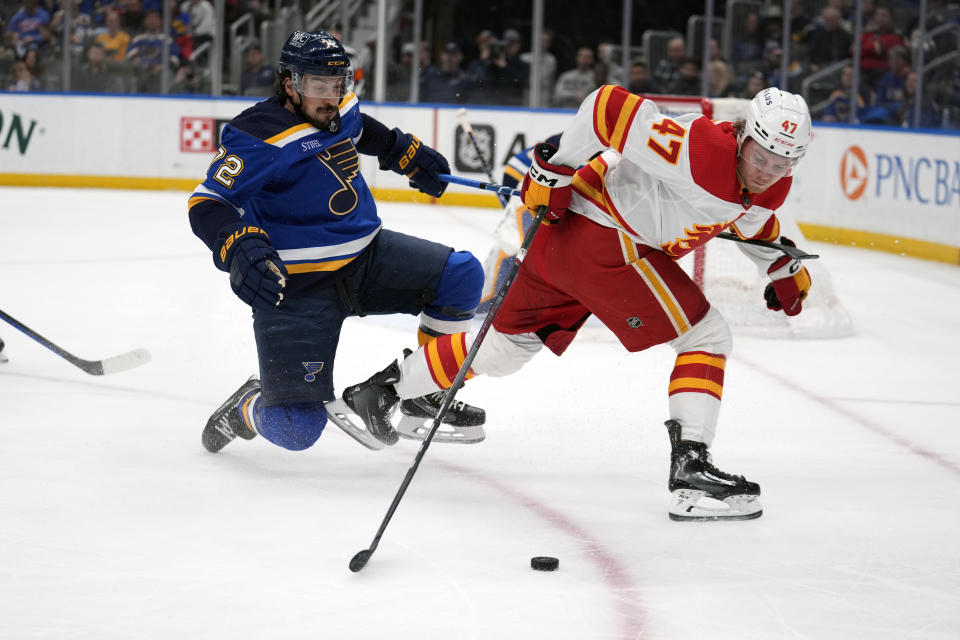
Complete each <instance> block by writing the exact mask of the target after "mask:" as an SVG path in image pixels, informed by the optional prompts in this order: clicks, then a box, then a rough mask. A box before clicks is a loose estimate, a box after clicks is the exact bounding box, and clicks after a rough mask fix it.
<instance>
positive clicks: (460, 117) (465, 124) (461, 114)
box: [457, 107, 510, 207]
mask: <svg viewBox="0 0 960 640" xmlns="http://www.w3.org/2000/svg"><path fill="white" fill-rule="evenodd" d="M457 122H459V123H460V128H461V129H463V130H464V131H465V132H466V134H467V136H469V137H470V144H472V145H473V150H474V151H476V152H477V157H478V158H480V164H481V165H483V170H484V171H485V172H486V173H487V180H489V181H490V182H493V169H491V168H490V165H489V163H487V158H486V156H484V155H483V152H482V151H481V150H480V145H479V144H477V138H476V135H475V134H474V131H473V127H471V126H470V119H469V118H467V110H466V109H464V108H462V107H461V108H460V110H459V111H457ZM497 199H498V200H499V201H500V206H501V207H505V206H507V202H508V201H509V200H510V196H504V195H503V194H501V193H499V192H498V193H497Z"/></svg>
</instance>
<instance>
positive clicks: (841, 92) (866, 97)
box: [821, 64, 870, 122]
mask: <svg viewBox="0 0 960 640" xmlns="http://www.w3.org/2000/svg"><path fill="white" fill-rule="evenodd" d="M852 91H853V65H852V64H848V65H847V66H845V67H844V68H843V71H841V72H840V86H838V87H837V88H836V89H834V90H833V93H831V94H830V98H829V103H828V104H827V106H826V107H825V108H824V110H823V114H822V116H821V119H822V120H823V121H824V122H850V95H851V93H852ZM868 104H870V89H869V88H868V87H866V86H864V85H863V84H861V85H860V90H859V92H858V94H857V113H856V121H857V122H860V121H861V120H862V119H863V113H864V110H865V109H866V106H867V105H868Z"/></svg>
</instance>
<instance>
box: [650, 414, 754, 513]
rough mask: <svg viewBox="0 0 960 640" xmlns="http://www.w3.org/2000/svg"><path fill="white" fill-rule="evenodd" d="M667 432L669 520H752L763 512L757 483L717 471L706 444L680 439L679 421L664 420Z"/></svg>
mask: <svg viewBox="0 0 960 640" xmlns="http://www.w3.org/2000/svg"><path fill="white" fill-rule="evenodd" d="M666 425H667V433H668V434H669V435H670V446H671V453H670V485H669V487H670V491H671V493H672V494H673V501H672V502H671V503H670V512H669V513H670V519H671V520H752V519H753V518H759V517H760V516H761V515H763V508H762V507H761V505H760V500H759V496H760V485H758V484H757V483H755V482H750V481H748V480H747V479H746V478H744V477H743V476H735V475H731V474H729V473H724V472H723V471H720V470H719V469H717V468H716V467H715V466H713V462H712V460H711V457H710V451H709V450H708V449H707V445H705V444H704V443H702V442H695V441H693V440H681V439H680V424H679V423H677V422H675V421H673V420H667V422H666Z"/></svg>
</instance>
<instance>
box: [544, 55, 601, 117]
mask: <svg viewBox="0 0 960 640" xmlns="http://www.w3.org/2000/svg"><path fill="white" fill-rule="evenodd" d="M595 62H596V59H595V58H594V55H593V49H591V48H590V47H580V48H579V49H577V58H576V65H577V66H576V67H574V68H573V69H570V70H569V71H564V72H563V73H561V74H560V77H558V78H557V86H556V87H554V89H553V106H555V107H561V108H573V109H576V108H577V107H579V106H580V103H581V102H583V99H584V98H586V97H587V95H588V94H589V93H590V92H591V91H593V90H594V89H596V88H597V86H598V85H597V84H596V77H595V75H594V72H593V65H594V63H595Z"/></svg>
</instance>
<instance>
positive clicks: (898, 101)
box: [863, 8, 910, 124]
mask: <svg viewBox="0 0 960 640" xmlns="http://www.w3.org/2000/svg"><path fill="white" fill-rule="evenodd" d="M877 10H878V11H880V9H879V8H878V9H877ZM887 64H888V66H889V67H890V70H889V71H887V72H886V73H885V74H883V77H882V78H880V82H878V83H877V96H876V104H875V105H874V106H873V108H871V109H869V110H868V111H867V114H866V115H865V116H864V119H863V121H864V122H870V123H876V124H899V122H898V120H897V114H898V112H899V111H900V109H901V107H902V106H903V102H904V100H905V99H906V84H907V74H909V73H910V53H909V52H908V51H907V49H906V47H900V46H895V47H892V48H891V49H890V51H889V52H887Z"/></svg>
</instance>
